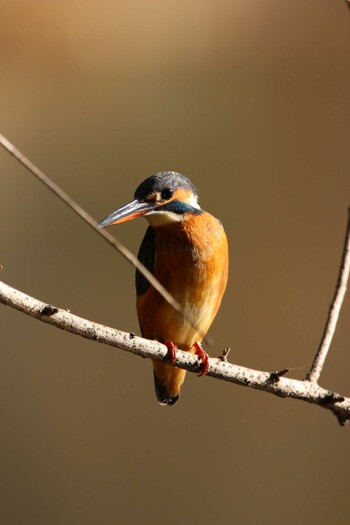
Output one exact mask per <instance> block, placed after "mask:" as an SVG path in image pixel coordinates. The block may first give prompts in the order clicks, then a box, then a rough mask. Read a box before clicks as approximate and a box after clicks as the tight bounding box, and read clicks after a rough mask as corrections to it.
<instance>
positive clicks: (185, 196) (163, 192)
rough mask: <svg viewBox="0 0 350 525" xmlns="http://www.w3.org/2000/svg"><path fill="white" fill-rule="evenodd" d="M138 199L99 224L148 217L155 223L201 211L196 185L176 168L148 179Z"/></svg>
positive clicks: (158, 224) (170, 220) (153, 224)
mask: <svg viewBox="0 0 350 525" xmlns="http://www.w3.org/2000/svg"><path fill="white" fill-rule="evenodd" d="M134 197H135V199H134V200H133V201H131V202H129V203H128V204H126V205H125V206H123V207H122V208H119V209H118V210H116V211H114V212H112V213H111V214H110V215H108V217H106V218H105V219H104V220H103V221H101V222H100V223H99V225H98V226H99V227H100V228H104V227H106V226H111V225H112V224H120V223H121V222H126V221H130V220H132V219H136V217H141V216H145V218H146V219H147V220H148V222H149V223H150V224H151V225H152V226H154V227H157V226H165V225H166V224H169V223H173V222H180V221H182V220H184V218H185V217H186V214H189V213H191V214H199V213H202V210H201V208H200V206H199V203H198V193H197V189H196V187H195V186H194V185H193V184H192V182H191V181H190V180H189V179H188V178H187V177H184V176H183V175H181V174H180V173H176V172H175V171H164V172H161V173H157V174H156V175H153V176H152V177H149V178H148V179H146V180H144V181H143V182H142V183H141V184H140V185H139V187H138V188H137V189H136V191H135V195H134Z"/></svg>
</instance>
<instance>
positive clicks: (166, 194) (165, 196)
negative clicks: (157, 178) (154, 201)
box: [161, 188, 174, 200]
mask: <svg viewBox="0 0 350 525" xmlns="http://www.w3.org/2000/svg"><path fill="white" fill-rule="evenodd" d="M173 194H174V192H173V190H172V189H171V188H165V189H164V190H163V191H162V193H161V197H162V199H164V200H167V199H170V198H171V197H172V196H173Z"/></svg>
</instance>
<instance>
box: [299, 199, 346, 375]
mask: <svg viewBox="0 0 350 525" xmlns="http://www.w3.org/2000/svg"><path fill="white" fill-rule="evenodd" d="M348 213H349V216H348V224H347V229H346V235H345V242H344V250H343V255H342V261H341V264H340V269H339V275H338V282H337V286H336V288H335V293H334V298H333V302H332V304H331V307H330V309H329V313H328V319H327V323H326V326H325V329H324V332H323V335H322V339H321V343H320V346H319V348H318V350H317V352H316V355H315V358H314V361H313V363H312V366H311V369H310V371H309V373H308V374H307V379H308V380H309V381H312V382H315V383H317V381H318V380H319V378H320V375H321V372H322V369H323V367H324V363H325V361H326V358H327V354H328V350H329V347H330V345H331V342H332V339H333V336H334V332H335V329H336V326H337V322H338V318H339V313H340V309H341V307H342V304H343V301H344V297H345V293H346V288H347V283H348V280H349V271H350V209H349V210H348Z"/></svg>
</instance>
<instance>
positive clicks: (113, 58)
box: [0, 0, 350, 525]
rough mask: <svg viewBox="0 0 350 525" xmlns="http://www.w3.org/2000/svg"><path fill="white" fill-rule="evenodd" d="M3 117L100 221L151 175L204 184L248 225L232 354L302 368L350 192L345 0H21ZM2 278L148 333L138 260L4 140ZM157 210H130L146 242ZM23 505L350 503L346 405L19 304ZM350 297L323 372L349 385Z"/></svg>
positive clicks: (231, 512) (17, 461)
mask: <svg viewBox="0 0 350 525" xmlns="http://www.w3.org/2000/svg"><path fill="white" fill-rule="evenodd" d="M0 20H1V21H0V27H1V31H0V53H1V57H0V66H1V77H0V111H1V132H2V133H3V134H5V135H6V136H7V137H8V138H9V139H10V140H12V141H13V142H14V143H15V144H16V145H17V146H18V147H19V148H20V149H22V150H23V151H24V152H25V153H26V154H27V155H28V156H29V157H30V158H31V159H32V160H33V161H34V162H36V163H37V164H38V166H40V167H41V168H42V169H43V170H44V171H45V172H46V173H47V174H48V175H50V176H51V177H52V178H53V179H54V180H55V181H56V182H57V183H58V184H60V185H61V186H62V187H63V188H64V189H65V190H66V191H67V192H68V193H70V194H71V195H72V196H73V197H74V198H75V199H77V200H78V201H79V202H80V203H81V204H82V205H83V206H84V207H86V209H87V210H88V211H89V212H91V213H92V214H93V215H94V216H95V217H96V219H102V218H103V217H104V216H105V215H106V214H107V213H109V212H110V211H112V210H113V209H115V208H116V207H118V206H120V205H122V204H124V203H125V202H127V201H128V200H129V199H130V198H131V197H132V195H133V191H134V189H135V188H136V186H137V184H138V183H139V182H140V181H141V180H143V179H144V178H146V177H147V176H149V175H151V174H153V173H155V172H157V171H160V170H167V169H173V170H177V171H180V172H182V173H184V174H185V175H187V176H188V177H190V178H191V179H192V180H193V181H194V183H195V184H196V185H197V186H198V187H199V190H200V196H201V202H202V206H203V207H204V208H205V209H207V210H209V211H211V212H212V213H213V214H214V215H216V216H218V217H220V219H221V220H222V221H223V223H224V225H225V227H226V230H227V233H228V236H229V240H230V247H231V274H230V283H229V288H228V290H227V294H226V296H225V300H224V302H223V305H222V308H221V311H220V313H219V316H218V318H217V320H216V321H215V323H214V325H213V327H212V330H211V335H212V336H213V337H214V339H215V346H214V347H213V348H211V349H210V353H211V354H212V355H218V354H219V353H220V352H221V350H222V348H224V347H226V346H230V347H231V348H232V351H231V354H230V359H231V360H232V361H234V362H235V363H238V364H242V365H246V366H251V367H254V368H261V369H263V370H278V369H281V368H284V367H303V368H302V369H301V370H297V371H294V372H293V374H292V375H293V376H294V377H299V378H302V377H304V375H305V374H306V371H307V369H308V367H309V366H310V363H311V361H312V358H313V355H314V352H315V349H316V347H317V345H318V342H319V339H320V336H321V333H322V329H323V326H324V322H325V319H326V314H327V311H328V305H329V302H330V300H331V297H332V294H333V290H334V285H335V281H336V276H337V271H338V266H339V262H340V256H341V249H342V243H343V237H344V232H345V225H346V217H347V207H348V206H349V204H350V175H349V173H350V155H349V122H350V97H349V92H350V13H349V10H348V8H347V7H346V4H345V2H344V1H342V0H338V1H336V0H308V1H307V2H305V1H304V0H285V1H284V2H281V1H279V0H264V1H259V0H257V1H254V2H246V1H243V0H240V1H235V2H233V1H227V0H217V1H216V2H211V1H209V0H200V1H199V0H194V1H191V2H188V1H178V2H174V1H173V2H171V1H168V0H165V1H164V0H152V1H150V2H140V1H131V2H121V1H101V2H97V1H96V0H95V1H91V2H78V1H74V0H73V1H72V0H71V1H69V2H68V1H61V2H44V1H42V0H41V1H33V0H32V1H31V2H25V1H15V2H9V1H3V2H1V18H0ZM0 166H1V168H0V182H1V193H0V210H1V211H0V216H1V221H0V238H1V250H0V254H1V259H0V263H1V264H3V265H4V270H3V271H2V272H1V278H2V279H3V280H4V281H5V282H7V283H8V284H10V285H12V286H15V287H18V288H20V289H22V290H23V291H26V292H28V293H30V294H32V295H34V296H35V297H38V298H40V299H42V300H46V301H48V302H50V303H53V304H56V305H59V306H62V307H66V308H69V309H70V310H71V311H73V312H74V313H77V314H78V315H81V316H86V317H87V318H89V319H93V320H96V321H99V322H102V323H106V324H109V325H111V326H115V327H118V328H121V329H123V330H131V331H135V332H137V333H138V325H137V319H136V312H135V304H134V303H135V298H134V276H133V273H134V272H133V269H132V268H131V267H129V266H128V265H127V263H126V262H125V261H124V260H123V259H122V258H121V257H120V256H119V255H118V254H116V253H115V252H114V251H113V250H112V249H110V248H109V247H108V246H107V245H106V244H105V243H104V242H103V241H102V240H101V239H100V238H99V237H98V236H96V235H95V234H94V233H93V232H92V231H90V229H89V228H88V227H87V226H86V225H85V224H83V223H82V222H81V221H80V220H79V219H78V218H77V217H75V216H74V215H73V214H72V213H71V212H70V211H69V210H68V209H66V208H65V206H64V205H63V204H62V203H61V202H59V201H58V200H57V199H56V198H55V197H54V196H52V195H51V194H50V193H49V192H48V191H47V190H46V189H45V188H44V187H42V186H41V185H40V184H39V183H38V182H37V181H36V180H34V179H33V178H32V177H31V175H30V174H28V173H27V172H26V171H25V170H24V169H23V168H22V167H21V166H19V165H18V164H17V163H16V161H14V160H13V159H12V158H11V157H10V156H9V155H8V154H7V153H6V152H5V151H0ZM145 228H146V222H145V221H141V220H140V221H135V222H134V223H130V224H126V225H122V226H120V227H118V228H114V229H113V230H112V233H114V234H115V235H116V236H117V237H118V238H119V239H120V240H121V241H123V242H124V243H125V244H126V245H127V246H128V247H129V248H130V249H132V250H133V251H134V252H136V251H137V249H138V246H139V243H140V240H141V238H142V236H143V234H144V231H145ZM0 326H1V353H0V356H1V368H0V381H1V385H0V398H1V401H0V414H1V422H2V431H1V437H0V455H1V461H0V464H1V469H0V483H1V490H0V519H1V523H4V524H24V523H25V524H27V523H28V524H32V523H35V524H38V523H45V524H46V523H48V524H73V523H74V524H97V523H123V524H124V523H125V524H134V523H152V524H163V523H166V524H168V525H171V524H180V523H185V524H187V523H193V522H195V523H201V524H203V525H206V524H212V523H214V522H215V523H226V522H231V523H237V524H257V523H259V524H265V523H269V524H275V523H279V522H283V523H284V524H292V523H295V522H296V521H297V522H298V523H308V524H314V523H318V524H329V523H334V524H346V523H349V521H350V500H349V481H350V469H349V460H350V447H349V428H345V429H342V428H341V427H340V426H338V423H337V421H336V419H335V418H334V417H332V416H331V414H330V413H328V412H326V411H323V410H321V409H319V408H316V407H312V406H308V405H306V404H303V403H300V402H296V401H290V400H281V399H278V398H274V397H272V396H269V395H267V394H263V393H260V392H255V391H251V390H248V389H243V388H239V387H237V386H234V385H230V384H225V383H223V382H219V381H215V380H213V379H210V378H203V379H201V380H199V379H198V378H197V377H196V376H194V375H191V376H188V378H187V381H186V383H185V386H184V388H183V395H182V399H181V401H180V403H179V404H178V405H177V406H176V407H174V408H172V409H166V408H161V407H159V406H158V405H157V403H156V399H155V395H154V391H153V385H152V373H151V365H150V363H149V362H146V361H144V360H142V359H139V358H137V357H134V356H131V355H127V354H125V353H123V352H121V351H118V350H113V349H111V348H108V347H104V346H100V345H97V344H93V343H91V342H89V341H85V340H83V339H79V338H78V337H74V336H72V335H70V334H67V333H63V332H61V331H59V330H55V329H53V328H51V327H49V326H46V325H44V324H42V323H39V322H37V321H35V320H33V319H31V318H28V317H25V316H24V315H22V314H19V313H17V312H15V311H14V310H11V309H9V308H4V307H2V308H0ZM349 350H350V297H349V295H348V297H347V299H346V302H345V305H344V308H343V310H342V314H341V318H340V322H339V326H338V329H337V333H336V336H335V339H334V343H333V346H332V351H331V353H330V356H329V359H328V361H327V366H326V369H325V371H324V373H323V375H322V378H321V383H322V385H324V386H326V387H329V388H332V389H335V390H336V391H339V392H341V393H343V394H347V395H349V394H350V387H349V377H350V356H349Z"/></svg>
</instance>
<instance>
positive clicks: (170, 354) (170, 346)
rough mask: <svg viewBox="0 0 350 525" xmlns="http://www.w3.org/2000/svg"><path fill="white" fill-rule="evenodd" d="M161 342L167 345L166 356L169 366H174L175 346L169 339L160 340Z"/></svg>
mask: <svg viewBox="0 0 350 525" xmlns="http://www.w3.org/2000/svg"><path fill="white" fill-rule="evenodd" d="M162 343H163V344H164V345H165V346H166V347H167V349H168V354H167V356H166V359H167V363H168V365H169V366H174V364H175V361H176V350H177V346H176V345H174V343H172V342H171V341H162Z"/></svg>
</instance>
